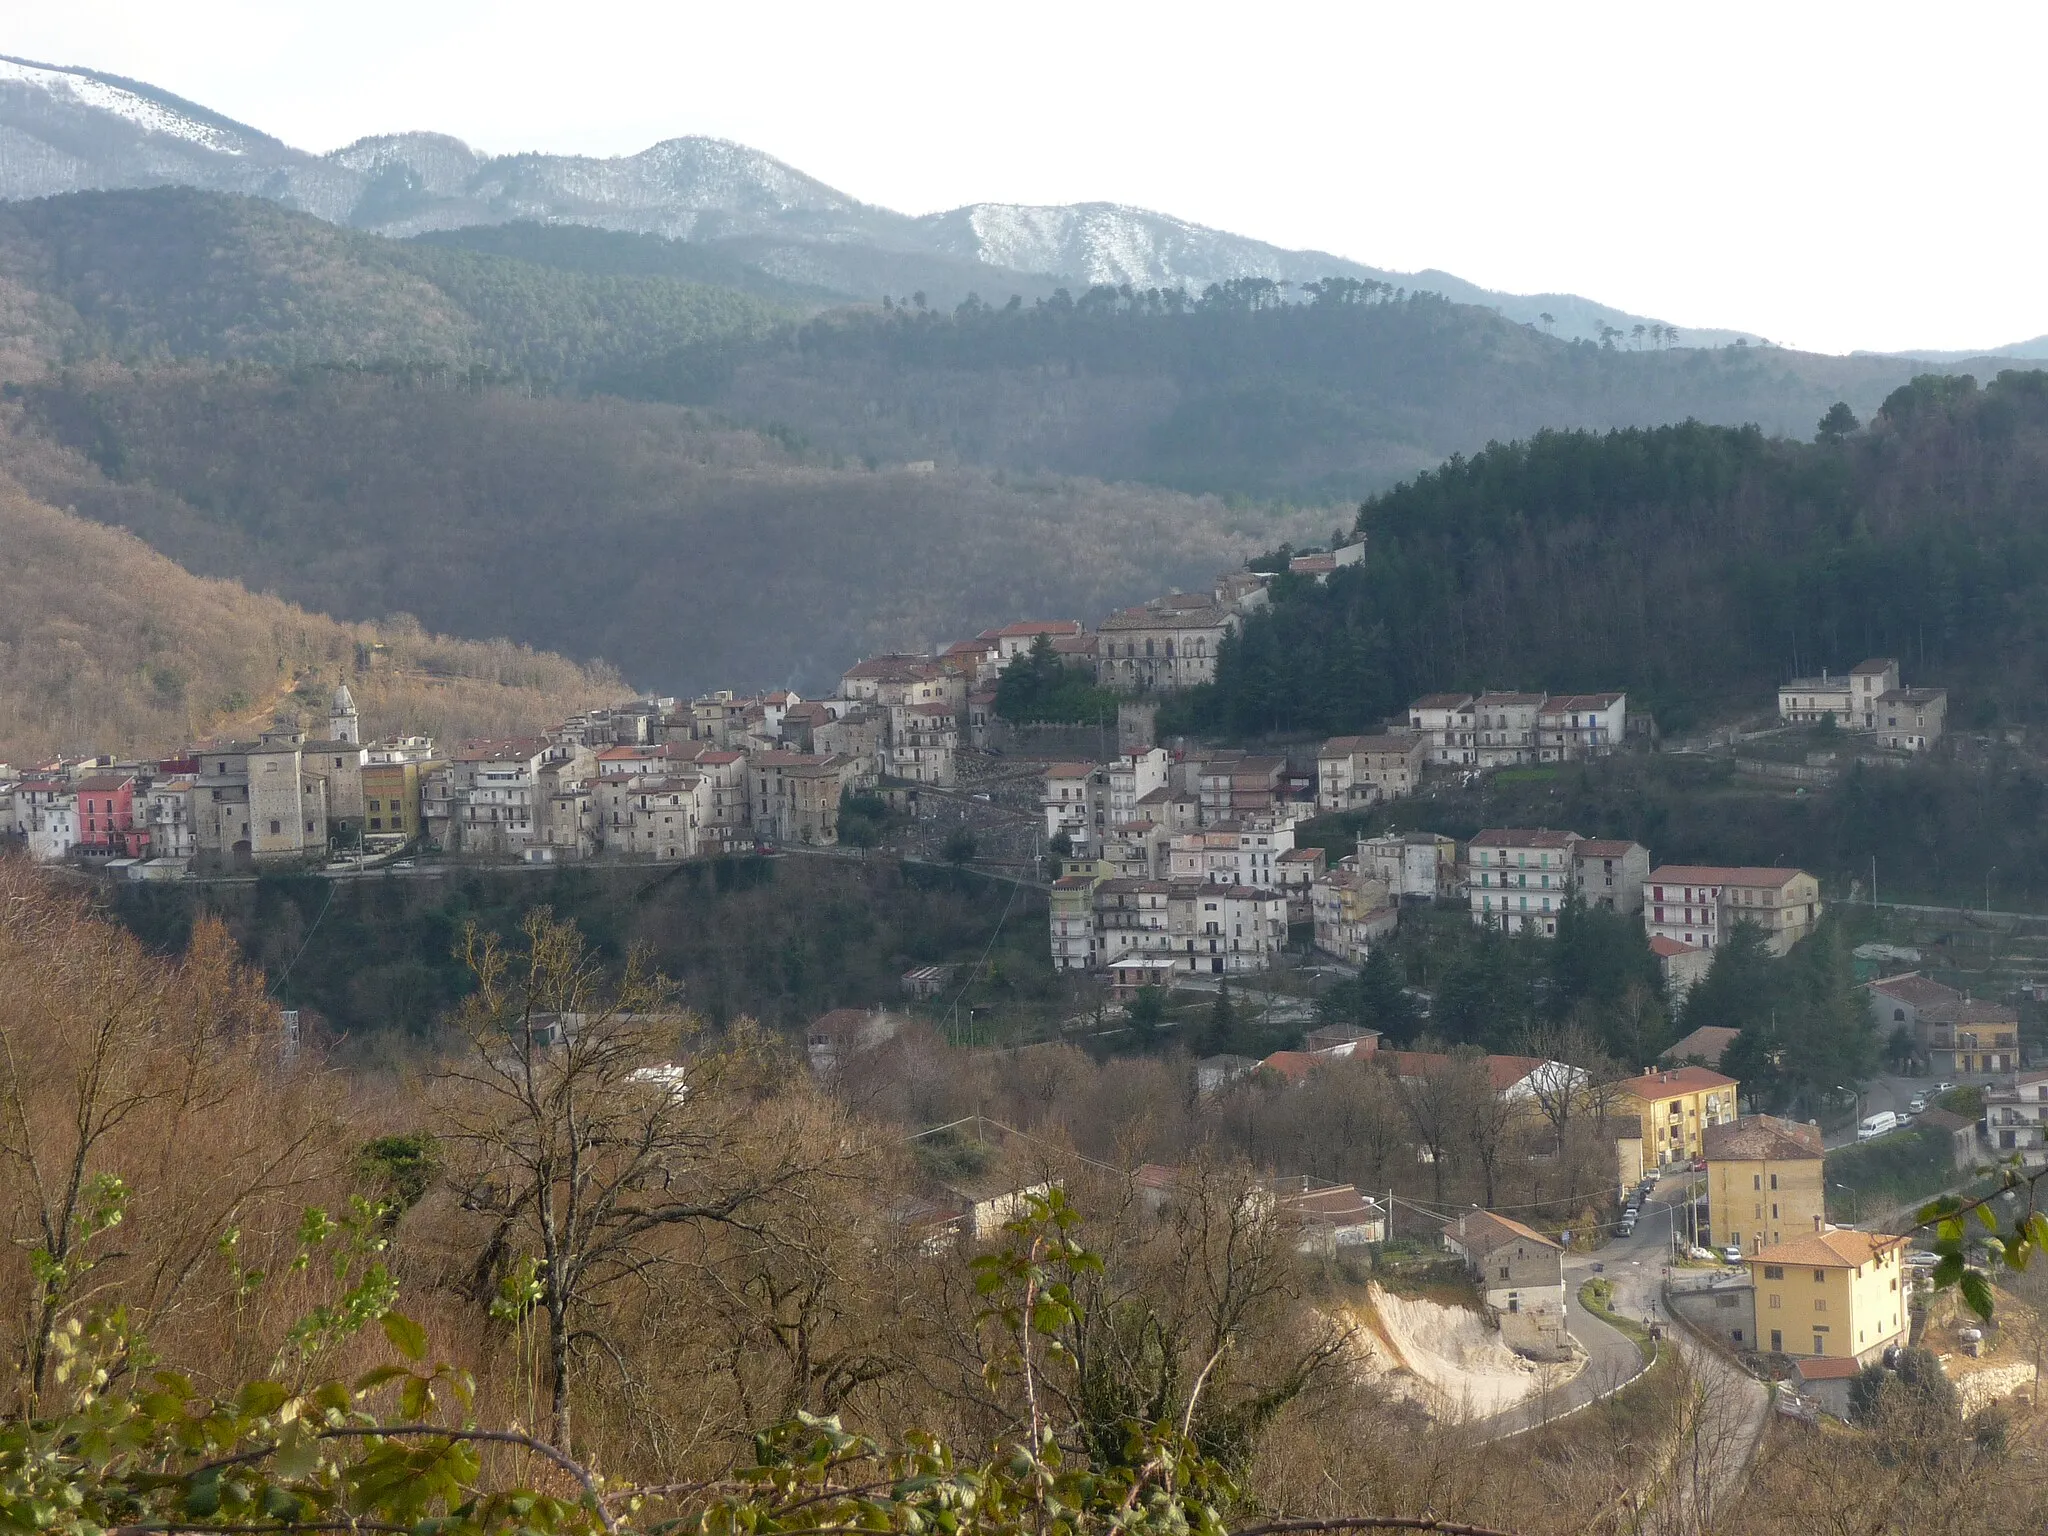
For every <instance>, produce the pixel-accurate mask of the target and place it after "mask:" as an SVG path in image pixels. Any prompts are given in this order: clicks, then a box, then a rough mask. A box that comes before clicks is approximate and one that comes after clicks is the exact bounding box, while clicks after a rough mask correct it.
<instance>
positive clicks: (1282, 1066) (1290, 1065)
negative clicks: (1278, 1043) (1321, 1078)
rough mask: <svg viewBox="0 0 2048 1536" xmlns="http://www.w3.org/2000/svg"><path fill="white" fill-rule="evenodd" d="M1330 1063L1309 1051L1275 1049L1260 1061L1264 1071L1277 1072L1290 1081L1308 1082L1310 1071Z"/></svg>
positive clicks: (1260, 1067)
mask: <svg viewBox="0 0 2048 1536" xmlns="http://www.w3.org/2000/svg"><path fill="white" fill-rule="evenodd" d="M1327 1064H1328V1063H1326V1062H1324V1061H1322V1060H1320V1059H1318V1058H1317V1057H1315V1056H1312V1055H1310V1054H1309V1053H1308V1052H1307V1051H1275V1052H1274V1053H1273V1054H1272V1055H1270V1056H1268V1057H1267V1058H1266V1059H1265V1060H1264V1061H1262V1062H1260V1063H1259V1069H1260V1070H1261V1071H1263V1072H1277V1073H1278V1074H1279V1075H1280V1076H1281V1077H1283V1078H1285V1079H1286V1080H1287V1081H1288V1082H1290V1083H1300V1082H1306V1081H1307V1080H1308V1075H1309V1073H1311V1072H1313V1071H1314V1070H1315V1069H1316V1068H1317V1067H1320V1066H1325V1065H1327Z"/></svg>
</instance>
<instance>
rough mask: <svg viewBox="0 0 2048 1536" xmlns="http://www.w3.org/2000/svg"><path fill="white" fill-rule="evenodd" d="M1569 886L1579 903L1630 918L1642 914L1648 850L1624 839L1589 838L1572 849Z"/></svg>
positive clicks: (1647, 874)
mask: <svg viewBox="0 0 2048 1536" xmlns="http://www.w3.org/2000/svg"><path fill="white" fill-rule="evenodd" d="M1572 865H1573V882H1574V888H1575V889H1576V890H1577V891H1578V894H1579V900H1581V901H1583V902H1584V903H1585V904H1586V905H1587V906H1589V907H1605V908H1606V909H1607V910H1608V911H1610V912H1620V913H1622V914H1624V915H1626V916H1629V917H1633V916H1635V915H1636V914H1637V913H1638V912H1640V911H1642V910H1643V882H1644V881H1646V880H1647V879H1649V877H1650V850H1649V849H1647V848H1645V847H1644V846H1643V845H1642V844H1641V843H1632V842H1629V841H1628V840H1627V839H1625V838H1605V837H1589V838H1587V839H1586V840H1585V841H1583V842H1581V843H1579V844H1578V845H1577V846H1576V847H1574V848H1573V849H1572Z"/></svg>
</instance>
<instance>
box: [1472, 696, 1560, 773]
mask: <svg viewBox="0 0 2048 1536" xmlns="http://www.w3.org/2000/svg"><path fill="white" fill-rule="evenodd" d="M1543 702H1544V696H1543V695H1542V694H1540V693H1482V694H1480V695H1479V697H1478V698H1476V699H1474V700H1473V701H1472V731H1473V737H1472V745H1473V751H1474V755H1473V761H1474V762H1476V763H1477V764H1478V765H1479V766H1480V767H1481V768H1513V767H1518V766H1519V765H1521V764H1523V763H1533V762H1535V761H1536V753H1537V743H1536V719H1537V716H1539V715H1540V714H1541V713H1542V712H1543Z"/></svg>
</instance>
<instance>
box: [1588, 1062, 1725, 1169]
mask: <svg viewBox="0 0 2048 1536" xmlns="http://www.w3.org/2000/svg"><path fill="white" fill-rule="evenodd" d="M1615 1086H1616V1087H1617V1088H1618V1089H1619V1090H1620V1092H1621V1097H1622V1101H1623V1104H1624V1106H1626V1108H1627V1109H1632V1110H1633V1111H1634V1112H1635V1114H1636V1117H1637V1118H1638V1119H1639V1120H1641V1121H1642V1125H1643V1166H1644V1167H1645V1168H1664V1167H1669V1166H1670V1165H1671V1164H1673V1163H1686V1162H1691V1161H1692V1160H1693V1159H1694V1158H1696V1157H1699V1156H1701V1155H1702V1153H1703V1152H1704V1150H1705V1145H1704V1141H1703V1137H1704V1136H1705V1134H1706V1130H1707V1128H1708V1127H1709V1126H1714V1125H1726V1124H1727V1123H1728V1122H1730V1121H1732V1120H1733V1119H1734V1118H1735V1088H1736V1083H1735V1079H1734V1078H1732V1077H1723V1076H1722V1075H1721V1074H1720V1073H1718V1072H1709V1071H1708V1070H1707V1069H1706V1068H1705V1067H1669V1068H1659V1067H1652V1068H1651V1069H1650V1070H1649V1071H1647V1072H1645V1073H1643V1074H1642V1075H1641V1076H1640V1077H1629V1078H1623V1079H1622V1080H1621V1082H1619V1083H1617V1084H1616V1085H1615Z"/></svg>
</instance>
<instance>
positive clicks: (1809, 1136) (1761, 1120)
mask: <svg viewBox="0 0 2048 1536" xmlns="http://www.w3.org/2000/svg"><path fill="white" fill-rule="evenodd" d="M1701 1139H1702V1141H1703V1142H1704V1143H1705V1147H1706V1153H1707V1161H1708V1162H1710V1163H1715V1162H1721V1163H1755V1162H1764V1161H1769V1162H1774V1163H1775V1162H1794V1161H1805V1160H1806V1159H1809V1158H1816V1159H1817V1158H1819V1157H1820V1156H1821V1155H1822V1147H1821V1141H1820V1127H1819V1126H1817V1125H1809V1124H1807V1123H1805V1122H1803V1121H1799V1120H1781V1119H1779V1118H1778V1117H1777V1116H1776V1115H1744V1116H1743V1117H1742V1118H1741V1119H1739V1120H1736V1121H1734V1122H1733V1123H1731V1124H1728V1125H1710V1126H1708V1127H1707V1128H1706V1131H1705V1132H1704V1133H1703V1135H1702V1138H1701Z"/></svg>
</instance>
